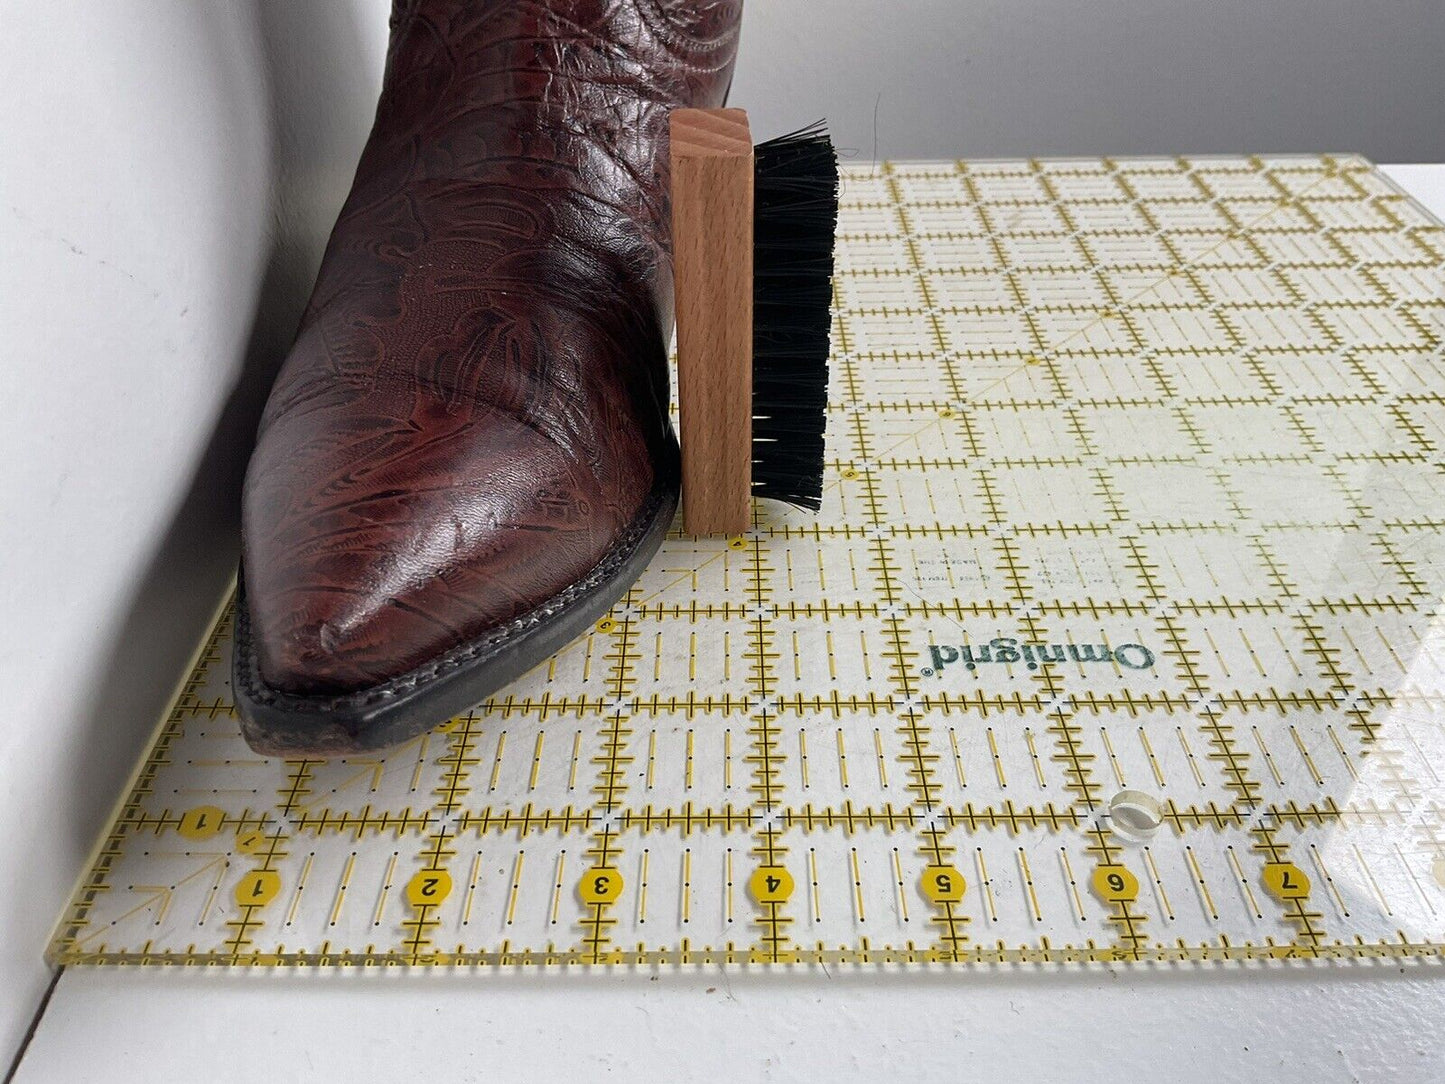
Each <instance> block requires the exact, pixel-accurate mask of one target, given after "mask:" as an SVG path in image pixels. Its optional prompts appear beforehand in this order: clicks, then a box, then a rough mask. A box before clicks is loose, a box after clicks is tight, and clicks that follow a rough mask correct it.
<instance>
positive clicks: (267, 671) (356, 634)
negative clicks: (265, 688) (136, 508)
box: [243, 414, 645, 695]
mask: <svg viewBox="0 0 1445 1084" xmlns="http://www.w3.org/2000/svg"><path fill="white" fill-rule="evenodd" d="M297 421H298V422H299V424H300V425H304V426H305V427H306V428H308V429H311V430H312V431H313V432H315V433H327V432H334V430H332V429H331V427H329V426H328V425H327V423H326V422H325V421H324V420H321V419H317V418H316V417H315V416H314V415H311V416H309V417H302V418H300V419H297ZM297 427H298V426H297V425H296V424H292V425H288V424H287V423H286V420H285V419H282V420H281V421H280V422H278V423H277V424H276V425H273V426H272V427H271V428H270V429H269V430H268V431H267V432H266V434H265V435H264V436H263V438H262V441H261V443H260V445H259V446H258V448H257V451H256V454H255V456H254V458H253V460H252V466H251V470H250V475H249V477H248V480H247V487H246V495H245V503H244V530H243V574H244V580H245V585H246V600H247V606H248V610H249V617H250V626H251V634H252V640H253V643H254V649H255V652H256V657H257V663H258V666H259V671H260V676H261V678H262V679H263V680H264V681H265V682H266V683H267V684H268V685H270V686H271V687H273V688H275V689H278V690H281V691H283V692H287V693H294V694H302V695H314V694H339V693H347V692H352V691H356V690H360V689H365V688H368V687H371V686H375V685H378V684H381V683H384V682H387V681H389V680H391V679H393V678H396V677H398V676H400V675H402V674H404V673H406V672H407V671H409V670H412V669H414V668H416V667H418V666H421V665H423V664H424V663H426V662H428V661H429V660H431V659H434V658H435V657H436V656H438V655H440V654H442V653H444V652H446V651H448V650H449V649H451V648H453V647H455V646H456V645H458V644H460V643H463V642H465V641H467V640H471V639H473V638H475V637H478V636H481V635H484V634H486V633H487V632H488V631H490V630H492V629H496V628H499V627H501V626H504V625H506V624H507V623H508V622H510V621H512V620H513V619H515V618H516V617H518V616H520V615H521V614H524V613H526V612H527V611H528V610H530V609H533V608H535V607H536V606H537V605H538V604H540V603H542V602H544V601H546V600H547V599H549V598H552V597H553V596H555V595H557V594H558V593H559V592H561V591H563V590H564V589H565V588H566V587H567V586H568V585H569V584H572V583H574V582H576V581H577V580H578V579H580V578H582V577H583V576H585V575H586V573H587V571H588V570H589V569H590V568H591V567H593V566H594V565H596V564H597V563H598V561H599V560H600V559H601V558H602V557H603V555H604V554H605V553H606V551H607V549H608V547H609V545H610V544H611V542H612V540H613V539H614V538H615V537H616V536H617V535H618V534H619V533H620V531H621V530H622V528H623V527H624V526H625V524H626V522H627V520H628V518H629V516H630V514H631V512H632V509H624V508H622V507H620V506H619V505H618V504H616V503H609V502H607V501H606V499H605V498H604V497H603V495H602V494H601V493H600V490H599V487H598V486H597V484H596V483H595V481H594V479H593V477H592V473H591V471H589V469H588V465H587V464H586V463H585V462H581V461H579V460H578V459H577V457H575V456H572V455H568V454H566V453H565V452H564V451H563V450H562V448H561V447H560V446H559V445H558V444H557V443H556V442H554V441H552V440H551V439H549V438H548V437H546V436H544V435H542V434H541V433H539V432H538V431H537V429H536V428H535V427H534V426H531V425H529V424H527V423H526V422H525V421H523V420H521V419H517V418H509V417H506V416H500V415H496V414H493V415H490V416H489V417H487V418H486V419H485V421H484V422H481V421H467V422H459V423H458V424H457V425H456V426H455V428H454V431H451V432H438V431H437V428H436V427H435V426H434V425H433V426H430V427H428V428H427V430H426V432H425V436H424V437H423V436H422V435H421V434H420V433H418V432H417V431H416V430H413V429H408V428H406V427H399V428H397V429H395V430H394V431H393V432H390V433H388V434H387V435H386V438H385V439H384V440H380V441H378V440H375V439H373V440H370V441H368V442H367V446H365V447H357V446H355V445H351V444H348V443H347V442H346V441H345V440H344V439H338V438H336V437H334V436H333V437H330V438H328V439H326V440H324V441H320V442H318V441H316V440H309V439H306V437H305V435H303V434H297V433H295V432H289V431H288V430H294V429H296V428H297ZM644 492H645V487H644Z"/></svg>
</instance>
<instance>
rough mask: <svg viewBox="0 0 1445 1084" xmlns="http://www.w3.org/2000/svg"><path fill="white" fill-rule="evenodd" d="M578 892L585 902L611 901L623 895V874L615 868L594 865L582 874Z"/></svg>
mask: <svg viewBox="0 0 1445 1084" xmlns="http://www.w3.org/2000/svg"><path fill="white" fill-rule="evenodd" d="M577 894H578V895H579V896H581V897H582V902H583V903H611V902H612V901H613V900H615V899H617V898H618V897H619V896H621V895H622V874H621V873H619V872H618V871H617V870H615V869H603V868H602V867H601V866H594V867H592V868H591V869H589V870H588V871H587V872H586V873H584V874H582V880H581V881H580V882H578V884H577Z"/></svg>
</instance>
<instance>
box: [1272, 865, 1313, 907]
mask: <svg viewBox="0 0 1445 1084" xmlns="http://www.w3.org/2000/svg"><path fill="white" fill-rule="evenodd" d="M1260 880H1261V881H1263V882H1264V890H1265V891H1266V892H1268V893H1269V894H1270V895H1271V896H1273V897H1274V898H1275V899H1277V900H1302V899H1304V898H1305V897H1306V896H1308V895H1309V894H1310V879H1309V877H1307V876H1306V875H1305V871H1304V870H1302V869H1300V868H1299V867H1298V866H1297V865H1295V864H1294V863H1293V862H1268V863H1266V864H1265V867H1264V872H1263V873H1261V874H1260Z"/></svg>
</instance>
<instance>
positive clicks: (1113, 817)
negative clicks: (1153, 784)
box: [1109, 790, 1164, 843]
mask: <svg viewBox="0 0 1445 1084" xmlns="http://www.w3.org/2000/svg"><path fill="white" fill-rule="evenodd" d="M1163 823H1164V809H1163V807H1162V806H1160V804H1159V800H1158V799H1157V798H1155V797H1153V796H1152V795H1149V794H1145V793H1144V792H1143V791H1142V790H1121V791H1120V792H1119V793H1118V794H1116V795H1114V797H1112V798H1110V799H1109V827H1110V828H1112V829H1113V831H1114V834H1115V835H1116V836H1118V837H1119V838H1120V839H1123V840H1126V841H1128V842H1129V843H1148V842H1149V841H1150V840H1151V839H1153V838H1154V836H1155V835H1157V834H1158V832H1159V828H1160V826H1161V825H1163Z"/></svg>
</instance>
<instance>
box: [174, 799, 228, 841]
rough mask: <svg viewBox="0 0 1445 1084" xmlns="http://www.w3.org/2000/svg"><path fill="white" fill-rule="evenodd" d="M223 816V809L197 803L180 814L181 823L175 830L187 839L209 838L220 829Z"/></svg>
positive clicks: (224, 814) (224, 815)
mask: <svg viewBox="0 0 1445 1084" xmlns="http://www.w3.org/2000/svg"><path fill="white" fill-rule="evenodd" d="M225 818H226V811H225V810H224V809H217V808H216V807H215V806H213V805H198V806H196V808H195V809H188V810H186V811H185V812H184V813H182V814H181V823H180V824H179V825H178V826H177V828H176V831H177V832H179V833H180V834H181V835H183V836H185V837H186V838H187V839H210V838H211V837H212V836H213V835H215V834H216V833H217V832H219V831H220V830H221V822H222V821H223V820H225Z"/></svg>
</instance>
